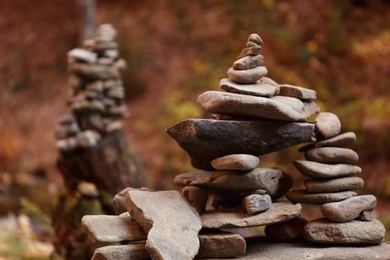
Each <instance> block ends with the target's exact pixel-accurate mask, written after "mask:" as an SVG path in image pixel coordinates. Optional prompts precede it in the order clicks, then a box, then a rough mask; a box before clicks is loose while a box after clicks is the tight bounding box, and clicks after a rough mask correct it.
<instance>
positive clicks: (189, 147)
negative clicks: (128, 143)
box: [167, 34, 319, 229]
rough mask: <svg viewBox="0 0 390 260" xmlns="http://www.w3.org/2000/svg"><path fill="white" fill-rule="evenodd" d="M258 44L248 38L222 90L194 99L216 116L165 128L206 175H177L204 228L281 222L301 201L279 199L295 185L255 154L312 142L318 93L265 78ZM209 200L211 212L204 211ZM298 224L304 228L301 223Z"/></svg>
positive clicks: (293, 214) (295, 212) (296, 213)
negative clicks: (312, 118) (313, 116)
mask: <svg viewBox="0 0 390 260" xmlns="http://www.w3.org/2000/svg"><path fill="white" fill-rule="evenodd" d="M262 44H263V41H262V39H261V38H260V37H259V36H258V35H257V34H251V35H250V36H249V38H248V41H247V44H246V48H244V49H243V50H242V52H241V54H240V55H239V56H238V57H237V60H236V61H235V62H234V63H233V66H232V67H231V68H229V69H228V72H227V75H228V78H224V79H222V80H221V81H220V88H221V89H222V90H225V91H207V92H205V93H203V94H201V95H200V96H199V97H198V103H199V104H200V105H201V106H202V108H203V109H204V110H205V111H207V112H209V113H212V114H213V117H214V118H215V119H187V120H184V121H182V122H180V123H178V124H176V125H174V126H171V127H170V128H168V129H167V132H168V133H169V134H170V135H171V136H172V137H173V138H175V139H176V141H177V142H178V143H179V145H180V146H181V147H182V148H183V149H185V150H186V151H187V152H188V153H189V155H190V156H191V163H192V166H193V167H195V168H198V169H201V170H204V171H201V172H190V173H184V174H180V175H178V176H176V178H175V179H174V182H175V183H176V184H177V185H179V186H182V187H183V191H182V192H183V195H184V197H185V198H186V199H187V200H188V201H189V203H190V204H191V205H192V206H193V207H194V208H195V209H196V210H197V211H198V212H199V213H200V214H201V218H202V224H203V228H214V229H219V228H236V227H251V226H262V225H269V224H275V223H280V222H286V221H289V220H291V219H294V218H297V217H298V216H299V215H300V213H301V206H300V204H292V203H291V202H289V201H287V200H283V199H280V198H283V196H284V195H285V194H286V192H288V191H289V190H290V189H291V187H292V185H293V180H292V178H291V176H290V175H288V174H286V173H285V172H283V171H282V170H281V169H278V168H258V167H259V163H260V160H259V158H258V156H259V155H262V154H267V153H271V152H274V151H278V150H281V149H283V148H286V147H289V146H293V145H296V144H301V143H306V142H313V141H316V140H317V136H316V134H315V124H314V123H312V122H307V121H306V120H307V119H308V118H309V117H310V116H312V115H314V114H316V113H317V112H319V108H318V106H317V105H316V103H315V102H314V100H315V99H316V92H315V91H313V90H310V89H305V88H301V87H297V86H292V85H288V84H283V85H280V84H278V83H276V82H275V81H273V80H272V79H270V78H268V77H266V74H267V69H266V67H264V66H263V65H264V58H263V56H262V55H261V54H260V52H261V48H262ZM207 202H210V204H211V208H212V209H207V210H206V203H207ZM301 226H302V225H301Z"/></svg>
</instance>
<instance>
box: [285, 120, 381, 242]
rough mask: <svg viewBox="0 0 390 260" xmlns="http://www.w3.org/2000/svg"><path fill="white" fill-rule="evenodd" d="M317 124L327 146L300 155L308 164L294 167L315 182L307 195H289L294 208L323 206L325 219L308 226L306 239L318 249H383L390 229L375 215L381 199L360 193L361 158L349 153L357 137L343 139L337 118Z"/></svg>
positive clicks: (350, 135) (309, 185) (319, 145)
mask: <svg viewBox="0 0 390 260" xmlns="http://www.w3.org/2000/svg"><path fill="white" fill-rule="evenodd" d="M316 124H317V129H318V131H319V132H320V133H321V135H322V136H323V137H324V138H325V140H322V141H319V142H316V143H314V144H311V145H308V146H304V147H302V148H301V149H300V151H303V152H304V153H305V158H306V160H307V161H304V160H302V161H294V164H295V166H296V168H297V169H298V170H299V171H300V172H301V173H302V174H303V175H305V176H308V177H310V179H307V180H306V181H305V188H306V189H304V190H295V191H290V192H288V193H287V198H289V199H290V200H291V201H293V202H297V203H307V204H319V205H321V212H322V214H323V216H324V218H323V219H319V220H314V221H312V222H310V223H308V224H306V225H305V227H304V236H305V238H306V239H308V240H310V241H313V242H317V243H333V244H337V243H339V244H379V243H381V242H382V241H383V239H384V236H385V228H384V226H383V225H382V224H381V223H380V222H379V221H376V220H373V218H372V215H371V211H372V210H373V209H374V208H375V206H376V198H375V196H373V195H357V193H356V192H355V191H356V190H359V189H361V188H363V186H364V181H363V179H362V178H360V177H358V176H356V175H357V174H359V173H360V172H361V168H360V167H358V166H356V165H355V164H356V163H357V162H358V160H359V156H358V155H357V153H356V152H354V151H353V150H351V149H349V148H347V147H349V146H351V145H352V144H353V142H354V141H355V140H356V135H355V134H354V133H353V132H347V133H343V134H340V130H341V124H340V121H339V119H338V118H337V116H336V115H334V114H331V113H320V114H319V116H318V117H317V123H316ZM335 234H337V235H335Z"/></svg>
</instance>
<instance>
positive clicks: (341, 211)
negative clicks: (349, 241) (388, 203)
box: [321, 195, 376, 222]
mask: <svg viewBox="0 0 390 260" xmlns="http://www.w3.org/2000/svg"><path fill="white" fill-rule="evenodd" d="M375 207H376V198H375V196H374V195H361V196H354V197H351V198H348V199H345V200H343V201H339V202H333V203H326V204H324V205H322V206H321V213H322V215H324V217H325V218H327V219H328V220H331V221H334V222H349V221H352V220H354V219H356V218H358V217H359V215H360V213H361V212H363V211H372V210H373V209H375Z"/></svg>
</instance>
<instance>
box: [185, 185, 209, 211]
mask: <svg viewBox="0 0 390 260" xmlns="http://www.w3.org/2000/svg"><path fill="white" fill-rule="evenodd" d="M182 194H183V196H184V197H185V198H186V200H187V201H188V203H190V205H191V206H192V207H194V209H195V210H196V211H197V212H198V213H201V212H203V211H204V210H205V208H206V203H207V198H208V192H207V190H205V189H203V188H199V187H196V186H186V187H184V188H183V190H182Z"/></svg>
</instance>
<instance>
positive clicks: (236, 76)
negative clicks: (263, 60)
mask: <svg viewBox="0 0 390 260" xmlns="http://www.w3.org/2000/svg"><path fill="white" fill-rule="evenodd" d="M267 73H268V71H267V68H266V67H264V66H259V67H256V68H253V69H247V70H235V69H233V68H232V67H230V68H229V69H228V71H227V75H228V77H229V79H230V80H232V81H234V82H238V83H244V84H247V83H255V82H256V81H258V80H259V79H261V77H264V76H265V75H267Z"/></svg>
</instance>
